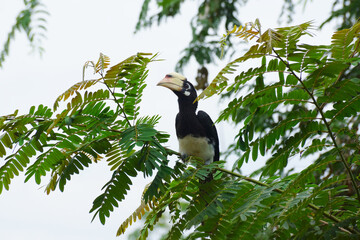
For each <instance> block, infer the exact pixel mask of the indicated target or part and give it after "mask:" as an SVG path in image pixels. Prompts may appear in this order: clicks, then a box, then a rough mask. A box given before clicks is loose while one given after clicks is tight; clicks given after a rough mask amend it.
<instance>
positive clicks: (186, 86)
mask: <svg viewBox="0 0 360 240" xmlns="http://www.w3.org/2000/svg"><path fill="white" fill-rule="evenodd" d="M183 87H184V89H185V90H190V84H188V83H187V82H185V83H184V86H183Z"/></svg>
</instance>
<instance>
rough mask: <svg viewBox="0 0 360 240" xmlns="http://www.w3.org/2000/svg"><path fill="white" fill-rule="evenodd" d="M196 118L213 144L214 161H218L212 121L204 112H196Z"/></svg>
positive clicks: (217, 149) (217, 141) (215, 134)
mask: <svg viewBox="0 0 360 240" xmlns="http://www.w3.org/2000/svg"><path fill="white" fill-rule="evenodd" d="M197 118H198V120H199V122H200V123H201V125H202V126H203V128H204V129H205V132H206V137H208V138H209V139H210V141H211V143H212V144H214V150H215V155H214V161H219V138H218V134H217V131H216V128H215V125H214V123H213V121H212V120H211V118H210V116H209V115H208V114H207V113H206V112H204V111H198V114H197Z"/></svg>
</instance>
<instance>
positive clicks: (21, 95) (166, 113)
mask: <svg viewBox="0 0 360 240" xmlns="http://www.w3.org/2000/svg"><path fill="white" fill-rule="evenodd" d="M22 2H23V1H21V0H17V1H15V0H0V44H1V45H0V49H2V46H3V43H4V41H5V39H6V35H7V33H8V32H9V30H10V27H11V26H12V24H13V23H14V21H15V17H16V15H17V14H18V12H19V11H20V10H22V8H23V5H22ZM187 2H188V3H186V4H185V5H184V7H183V8H182V10H181V13H182V15H181V16H179V17H177V18H175V19H171V20H168V21H167V22H166V24H163V25H162V26H161V27H156V26H154V28H151V29H150V30H144V31H141V32H140V33H138V34H136V35H133V32H134V27H135V23H136V21H137V18H138V14H139V11H140V7H141V4H142V1H140V0H132V1H115V0H103V1H92V0H87V1H85V0H77V1H69V0H63V1H44V3H45V4H46V9H47V11H48V12H49V13H50V16H47V17H46V19H47V21H48V22H47V24H46V26H47V28H48V31H47V33H46V37H47V38H46V39H45V40H44V41H43V45H42V46H43V47H44V49H45V52H44V54H43V56H42V57H39V55H38V54H37V53H35V54H31V53H30V52H31V48H30V47H29V44H28V42H27V40H26V38H25V36H24V35H23V34H22V33H20V34H19V33H16V39H15V41H14V42H12V44H11V47H10V56H9V57H7V59H6V61H5V62H4V64H3V68H2V69H0V115H7V114H10V113H12V112H14V110H15V109H19V110H20V112H22V113H26V112H28V109H29V108H30V107H31V106H33V105H35V106H37V105H39V104H44V105H47V106H52V105H53V102H54V100H55V99H56V97H57V96H58V95H60V94H61V93H62V92H64V91H65V90H66V89H68V88H69V87H70V86H71V85H73V84H75V83H76V82H79V81H81V77H82V67H83V65H84V63H85V62H86V61H88V60H93V61H96V60H97V58H98V56H99V53H100V52H102V53H104V54H106V55H108V56H109V57H110V58H111V63H112V64H115V63H117V62H119V61H121V60H123V59H125V58H127V57H129V56H130V55H133V54H135V53H136V52H151V53H156V52H158V53H159V54H160V55H159V58H162V59H165V60H164V61H161V62H155V63H152V64H151V65H150V66H149V68H150V72H149V77H148V78H147V84H148V87H147V88H146V89H145V93H144V96H143V101H142V109H141V114H142V115H153V114H159V115H161V116H162V119H161V121H160V124H159V125H158V127H157V129H159V130H162V131H166V132H169V133H170V134H171V138H170V141H169V143H168V145H169V146H170V147H171V148H172V149H174V150H177V141H176V137H175V130H174V122H175V120H174V118H175V115H176V113H177V107H178V106H177V101H176V97H175V95H174V94H173V93H172V92H171V91H168V90H166V89H165V88H159V87H156V83H157V82H158V81H160V80H161V79H162V78H163V77H164V75H165V74H166V73H169V72H172V71H173V70H174V66H175V64H176V62H177V60H178V59H179V56H180V51H181V50H182V49H183V48H184V47H186V46H187V44H188V42H189V41H190V38H191V35H190V34H191V32H190V29H189V21H190V19H191V17H192V15H194V14H195V10H196V9H197V5H198V4H199V1H187ZM308 2H309V6H308V7H307V8H306V11H305V12H303V11H302V8H301V7H299V8H298V11H297V12H298V14H297V15H296V16H294V19H295V22H294V23H293V24H299V23H302V22H305V21H309V20H314V21H315V25H319V24H320V23H321V21H323V20H324V19H326V17H327V16H328V14H329V12H330V8H331V1H314V3H312V1H308ZM282 3H283V0H273V1H269V0H250V1H249V3H248V4H247V6H246V7H244V8H242V9H240V14H239V19H240V21H242V22H249V21H254V20H255V18H259V19H260V21H261V23H262V25H263V27H264V29H266V28H268V27H271V28H274V27H277V26H278V23H277V20H278V16H279V13H280V10H281V5H282ZM332 31H333V25H331V26H327V27H326V28H324V29H323V30H322V31H321V32H316V35H317V36H315V38H313V39H312V40H309V43H312V44H314V43H318V44H328V43H329V42H330V36H331V32H332ZM224 64H225V63H224V62H218V64H217V65H212V66H210V67H209V70H210V79H211V78H213V77H214V76H215V75H216V74H217V72H218V71H220V69H221V68H222V67H224ZM196 69H197V64H196V63H195V62H192V64H190V65H189V66H188V67H186V68H185V69H184V72H183V75H185V76H187V77H188V79H189V80H190V81H192V82H194V80H193V79H194V77H195V73H196ZM87 76H88V77H89V78H90V77H92V76H91V73H90V71H88V72H87ZM217 100H218V99H217V98H216V97H214V98H210V99H207V100H204V101H201V102H200V103H199V108H200V109H203V110H205V111H207V112H208V113H209V114H210V116H211V117H212V118H213V120H215V119H216V118H217V116H218V115H219V111H220V110H221V108H222V106H221V105H218V103H217V102H218V101H217ZM217 128H218V132H219V137H220V142H221V149H222V150H225V149H226V146H227V145H229V144H230V143H231V141H232V140H233V137H234V135H235V131H234V130H233V127H232V126H229V125H226V124H220V125H218V126H217ZM1 160H2V159H0V161H1ZM299 164H300V165H301V163H299ZM230 166H231V164H229V166H228V167H230ZM254 166H255V167H254ZM257 167H258V165H257V164H254V163H251V164H249V165H247V166H245V167H244V173H245V174H246V173H249V172H250V171H251V170H254V168H255V169H256V168H257ZM110 177H111V172H109V168H108V167H107V165H106V163H105V162H101V163H98V164H93V165H92V166H91V167H89V168H88V169H86V171H83V172H81V174H80V175H75V176H72V178H71V180H72V181H70V182H68V184H67V185H66V186H65V191H64V192H63V193H61V192H59V191H58V190H57V191H55V192H53V193H51V194H50V195H49V196H48V195H46V194H45V193H44V189H43V188H42V186H43V185H46V184H47V181H46V178H43V181H42V184H41V185H36V184H35V183H34V181H33V180H30V181H29V182H28V183H27V184H24V183H23V182H24V176H23V174H21V175H20V176H19V177H16V178H15V179H14V180H13V181H12V184H11V185H10V191H5V190H4V191H3V193H2V195H0V239H7V240H22V239H24V240H25V239H26V240H45V239H46V240H48V239H51V240H57V239H67V240H75V239H76V240H78V239H87V240H92V239H94V240H95V239H115V233H116V230H117V228H118V226H119V225H120V224H121V223H122V221H123V220H124V219H126V218H127V217H128V216H129V215H130V214H131V213H132V212H133V211H134V210H135V209H136V207H137V206H138V205H139V204H140V195H141V193H142V191H143V187H144V184H145V183H147V182H149V181H150V180H145V181H144V180H143V179H136V180H134V186H135V190H134V191H132V192H131V194H130V195H129V196H128V197H127V200H126V201H125V202H124V203H121V204H120V207H119V208H118V209H116V210H115V211H114V212H113V213H112V215H111V217H110V218H109V219H108V220H107V223H106V225H105V226H103V225H101V224H100V223H99V220H98V219H95V220H94V222H93V223H90V221H91V218H92V215H91V214H89V213H88V212H89V210H90V208H91V206H92V201H93V200H94V199H95V198H96V197H97V196H98V195H99V194H101V190H100V189H101V187H102V186H103V185H104V184H105V183H106V182H107V181H108V180H109V179H110ZM130 231H132V229H130ZM117 239H126V237H120V238H117Z"/></svg>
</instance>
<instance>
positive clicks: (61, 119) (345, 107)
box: [0, 21, 360, 240]
mask: <svg viewBox="0 0 360 240" xmlns="http://www.w3.org/2000/svg"><path fill="white" fill-rule="evenodd" d="M359 33H360V23H356V24H355V25H354V26H353V27H351V28H349V29H344V30H341V31H338V32H335V33H334V34H333V37H332V42H331V44H330V45H328V46H327V45H320V46H317V45H310V44H304V43H302V42H301V41H302V37H303V36H310V37H311V36H312V34H311V23H310V22H306V23H303V24H300V25H298V26H292V27H284V28H278V29H268V30H266V31H262V29H261V25H260V23H259V21H255V22H254V23H250V24H247V25H244V26H240V27H236V26H235V27H234V28H233V29H232V30H230V31H228V32H227V34H225V35H224V36H223V39H222V41H221V43H222V45H223V46H225V45H226V40H227V39H228V36H229V35H234V36H236V37H238V38H240V39H244V40H247V41H249V42H251V43H252V45H251V46H250V47H249V50H248V51H247V52H246V53H245V54H243V55H242V56H240V57H239V58H237V59H235V60H233V61H231V62H230V63H228V64H227V65H226V66H225V67H224V68H223V69H222V70H221V71H220V72H219V74H218V75H217V76H216V77H215V79H214V80H213V81H212V83H211V84H210V85H209V86H208V88H207V89H205V90H204V91H203V93H202V94H200V95H199V99H201V98H204V97H210V96H212V95H213V94H222V96H223V97H224V98H229V99H230V101H229V104H228V106H227V107H226V108H225V109H224V110H223V111H222V112H221V114H220V117H219V119H218V120H217V121H218V122H219V121H232V122H234V123H235V124H237V125H239V126H240V130H239V133H238V135H237V136H236V139H235V141H234V142H235V143H234V144H233V145H231V146H230V147H229V149H228V151H231V152H237V153H238V154H239V155H238V160H237V161H236V162H235V164H234V166H233V170H232V171H230V170H226V169H224V168H223V167H224V161H219V162H215V163H212V164H209V165H204V164H203V163H202V161H199V159H196V158H193V157H189V159H185V161H176V163H175V165H174V166H173V167H171V165H169V162H170V159H169V155H177V156H178V158H179V159H180V156H179V154H178V153H177V152H174V151H172V150H170V149H168V148H165V147H164V145H165V143H166V142H167V139H168V135H167V134H165V133H163V132H160V131H158V130H156V124H157V122H158V120H159V116H141V114H140V107H139V104H140V102H141V97H142V92H143V90H144V88H145V87H146V83H145V80H146V77H147V72H148V70H147V66H148V64H149V63H150V62H153V61H154V60H155V57H156V55H151V54H145V53H138V54H136V55H134V56H131V57H129V58H127V59H125V60H124V61H122V62H120V63H118V64H115V65H113V66H111V67H110V59H109V57H107V56H105V55H103V54H100V57H99V60H98V61H97V62H96V63H95V62H92V61H89V62H87V63H86V64H85V67H84V68H88V67H92V68H93V69H94V72H95V74H97V76H98V78H95V79H83V81H81V82H79V83H76V84H74V85H73V86H72V87H70V88H69V89H68V90H67V91H65V92H64V93H63V94H61V95H60V96H59V97H58V98H57V99H56V101H55V104H54V106H53V108H52V109H51V108H49V107H46V106H42V105H40V106H38V107H32V108H31V109H30V110H29V113H28V114H25V115H19V113H18V112H17V111H15V112H14V113H13V114H10V115H8V116H3V117H0V131H1V137H0V157H1V158H3V162H2V165H1V167H0V193H1V192H2V190H3V189H6V190H8V189H9V185H10V183H11V180H12V179H13V178H14V177H15V176H17V175H19V174H20V172H25V175H26V181H29V180H30V179H34V180H35V182H36V183H37V184H40V183H41V181H43V178H44V176H48V177H50V180H49V183H48V185H47V186H46V189H45V191H46V193H48V194H49V193H50V192H51V191H54V190H55V189H56V188H59V190H60V191H64V189H65V186H66V184H67V183H68V181H70V180H71V177H72V176H73V175H74V174H79V173H80V172H81V171H82V170H85V169H86V168H87V167H89V166H90V165H91V164H94V163H96V162H97V161H107V163H108V165H109V170H110V171H111V172H112V176H111V178H110V179H109V181H108V182H107V183H106V184H105V185H104V187H103V189H102V193H101V194H100V195H99V196H98V197H97V198H96V199H95V200H94V202H93V206H92V208H91V210H90V212H91V213H93V219H95V218H96V217H98V218H99V220H100V222H101V223H103V224H105V222H106V218H108V217H109V216H110V214H111V212H112V211H113V210H114V208H117V207H119V203H120V202H121V201H123V200H124V199H125V197H126V195H127V193H128V191H129V190H130V189H131V185H132V178H134V177H136V176H138V175H139V174H143V175H144V176H145V177H147V178H150V177H151V179H152V181H151V182H150V184H149V185H147V186H145V187H144V189H145V190H144V193H143V196H142V199H141V205H140V206H139V207H138V208H137V209H136V210H135V211H134V212H133V214H132V215H131V216H129V217H128V218H127V219H126V220H125V221H124V222H123V223H122V224H121V225H120V226H119V229H118V232H117V234H118V235H120V234H123V233H124V232H126V231H127V229H128V227H129V226H130V225H131V224H132V223H133V222H134V221H137V220H138V219H141V218H143V219H145V221H144V224H143V227H142V229H141V231H140V236H139V239H146V238H148V236H149V233H150V231H153V230H154V228H156V227H157V225H158V224H159V222H160V219H161V217H162V216H163V215H165V214H168V215H169V219H170V225H171V226H170V229H168V232H167V233H166V236H165V239H171V240H173V239H184V238H185V239H199V238H201V239H291V238H298V239H314V238H323V239H344V238H350V239H351V238H352V239H358V238H359V237H360V229H359V224H360V218H359V214H360V211H359V209H360V194H359V176H360V175H359V172H360V170H359V165H360V163H359V159H360V153H359V130H358V129H359V123H360V119H359V111H360V98H359V96H360V95H359V89H360V88H359V87H360V80H359V78H356V77H354V76H353V75H351V74H350V75H349V74H348V73H349V72H351V70H352V69H353V68H356V67H357V66H358V64H359V62H360V57H359V50H360V39H359ZM250 61H251V67H248V68H247V69H246V67H245V65H242V66H243V68H242V69H240V68H239V65H240V64H243V63H247V62H250ZM256 64H258V66H257V67H256V66H255V65H256ZM244 68H245V69H244ZM230 79H231V80H230ZM55 112H56V113H57V114H56V116H55V117H54V115H55ZM260 158H263V159H265V160H266V165H265V166H264V167H262V168H261V169H259V170H258V171H256V172H255V173H254V174H253V175H254V176H256V174H258V175H260V178H259V179H258V180H256V179H254V177H253V178H250V177H246V176H242V175H240V174H239V172H240V171H241V166H242V165H243V163H244V162H248V161H249V160H250V159H251V160H253V161H258V160H259V159H260ZM299 159H302V161H306V162H308V163H309V165H308V167H305V168H304V169H302V170H301V171H300V172H297V173H291V171H288V170H287V169H286V167H287V166H288V164H289V163H291V162H293V161H297V160H299ZM210 173H211V174H213V180H212V181H210V182H204V180H205V179H206V178H207V177H208V175H209V174H210Z"/></svg>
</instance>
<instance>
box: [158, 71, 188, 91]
mask: <svg viewBox="0 0 360 240" xmlns="http://www.w3.org/2000/svg"><path fill="white" fill-rule="evenodd" d="M185 80H186V78H185V77H184V76H182V75H180V74H178V73H170V74H167V75H166V76H165V77H164V78H163V79H162V80H161V81H160V82H159V83H158V84H157V86H162V87H166V88H169V89H170V90H173V91H177V92H180V91H181V89H182V88H183V84H184V81H185Z"/></svg>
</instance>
